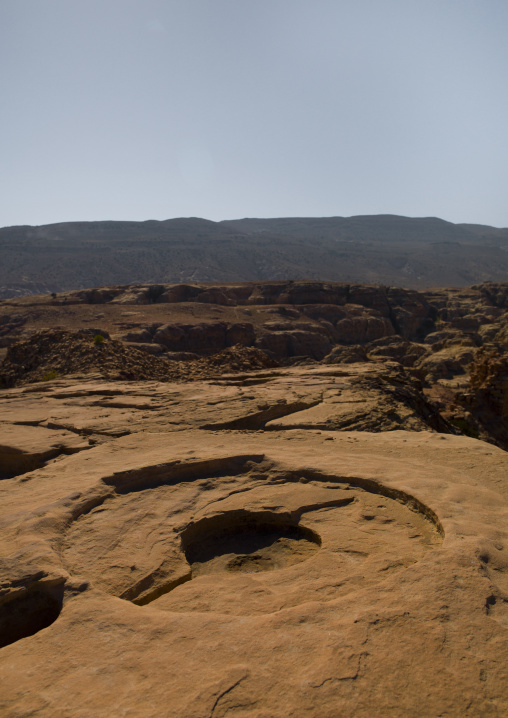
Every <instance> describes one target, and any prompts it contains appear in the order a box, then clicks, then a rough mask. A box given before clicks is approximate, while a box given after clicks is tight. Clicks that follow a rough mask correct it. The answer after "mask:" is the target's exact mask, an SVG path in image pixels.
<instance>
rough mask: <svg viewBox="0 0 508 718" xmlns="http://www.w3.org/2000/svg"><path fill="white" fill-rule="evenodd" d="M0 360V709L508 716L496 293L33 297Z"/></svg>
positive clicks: (505, 513)
mask: <svg viewBox="0 0 508 718" xmlns="http://www.w3.org/2000/svg"><path fill="white" fill-rule="evenodd" d="M237 229H238V228H235V231H236V230H237ZM258 229H259V228H258ZM470 231H472V230H470ZM499 231H501V230H499ZM12 294H14V295H15V294H16V293H15V292H12ZM0 362H1V363H0V382H1V384H0V387H1V388H0V408H1V414H0V479H1V480H0V496H1V504H0V505H1V506H2V510H1V513H0V547H1V554H0V555H1V559H0V646H1V647H0V713H1V714H2V715H3V716H7V717H8V718H22V717H24V716H40V717H41V718H50V717H51V718H54V717H56V718H74V717H83V718H85V717H87V718H88V717H89V716H97V717H100V716H106V715H108V716H129V717H132V718H138V717H139V718H142V717H144V716H160V715H162V716H168V717H171V718H205V717H206V718H208V717H209V718H219V717H221V716H234V717H237V716H238V717H239V718H258V717H259V718H286V717H293V718H304V717H305V718H307V717H311V716H312V717H315V718H338V717H339V716H344V717H346V716H355V717H358V718H367V716H368V717H369V718H371V717H372V716H390V717H394V718H395V717H397V718H399V717H400V718H407V716H418V717H422V718H423V717H434V716H436V717H437V716H441V717H449V718H452V717H453V718H455V717H456V718H459V717H460V718H462V717H464V716H468V717H471V718H472V717H476V716H482V717H483V716H487V717H489V718H490V717H492V718H502V717H503V716H506V715H507V714H508V523H507V519H508V478H507V477H508V454H507V451H508V284H506V283H502V282H479V283H476V284H474V283H471V286H461V287H458V286H455V287H454V286H451V287H448V288H440V287H435V288H432V289H417V288H411V287H408V286H407V285H406V287H405V288H402V287H396V286H390V285H388V284H387V285H383V286H379V285H377V284H369V283H354V282H348V283H339V282H334V281H326V282H325V281H317V280H316V281H311V280H305V281H304V280H292V281H290V280H285V279H279V280H270V281H245V282H232V281H227V280H225V281H215V282H205V281H194V280H188V281H185V282H181V281H178V282H162V281H161V282H155V283H154V282H139V283H135V284H132V283H125V284H120V283H114V284H111V285H108V286H102V287H96V288H87V287H84V288H81V289H70V290H66V289H59V288H53V289H51V290H50V291H46V290H44V293H43V294H33V295H30V296H10V297H8V298H5V299H4V300H3V301H1V302H0Z"/></svg>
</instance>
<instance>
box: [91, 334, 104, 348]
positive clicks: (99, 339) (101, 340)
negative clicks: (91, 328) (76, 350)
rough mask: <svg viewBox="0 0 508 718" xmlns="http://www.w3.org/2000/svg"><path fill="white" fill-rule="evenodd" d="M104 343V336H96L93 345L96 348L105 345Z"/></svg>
mask: <svg viewBox="0 0 508 718" xmlns="http://www.w3.org/2000/svg"><path fill="white" fill-rule="evenodd" d="M104 341H105V339H104V337H103V336H102V334H96V335H95V336H94V338H93V343H94V344H95V345H96V346H99V345H100V344H103V343H104Z"/></svg>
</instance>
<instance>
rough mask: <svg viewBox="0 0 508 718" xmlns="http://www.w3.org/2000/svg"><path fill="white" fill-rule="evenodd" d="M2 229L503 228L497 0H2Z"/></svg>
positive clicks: (505, 56) (506, 180)
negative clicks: (159, 225)
mask: <svg viewBox="0 0 508 718" xmlns="http://www.w3.org/2000/svg"><path fill="white" fill-rule="evenodd" d="M0 70H1V76H0V93H1V94H0V98H1V110H0V128H1V140H2V146H1V155H0V226H6V225H13V224H45V223H48V222H61V221H70V220H98V219H134V220H144V219H168V218H171V217H180V216H199V217H205V218H208V219H213V220H219V219H233V218H240V217H281V216H332V215H342V216H349V215H354V214H382V213H393V214H404V215H408V216H430V215H432V216H438V217H442V218H443V219H448V220H450V221H453V222H479V223H484V224H493V225H495V226H501V227H508V197H507V194H508V1H507V0H0Z"/></svg>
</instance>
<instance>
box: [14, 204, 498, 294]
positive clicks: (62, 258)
mask: <svg viewBox="0 0 508 718" xmlns="http://www.w3.org/2000/svg"><path fill="white" fill-rule="evenodd" d="M0 259H1V261H0V298H8V297H12V296H18V295H24V294H34V293H43V292H53V291H55V292H59V291H67V290H71V289H81V288H86V287H93V286H101V285H107V284H109V285H111V284H129V283H140V282H188V281H199V282H207V281H208V282H216V281H219V282H224V281H259V280H275V279H320V280H330V281H345V282H368V283H374V284H388V285H398V286H404V287H408V288H426V287H432V286H466V285H470V284H474V283H479V282H484V281H506V280H507V279H508V230H507V229H497V228H494V227H487V226H482V225H466V224H462V225H460V224H452V223H451V222H445V221H444V220H441V219H437V218H432V217H431V218H417V219H412V218H408V217H398V216H396V215H377V216H359V217H349V218H344V217H328V218H279V219H242V220H230V221H224V222H211V221H209V220H204V219H199V218H187V219H184V218H182V219H171V220H166V221H162V222H159V221H155V220H150V221H146V222H112V221H107V222H66V223H60V224H52V225H43V226H40V227H30V226H20V227H6V228H3V229H0Z"/></svg>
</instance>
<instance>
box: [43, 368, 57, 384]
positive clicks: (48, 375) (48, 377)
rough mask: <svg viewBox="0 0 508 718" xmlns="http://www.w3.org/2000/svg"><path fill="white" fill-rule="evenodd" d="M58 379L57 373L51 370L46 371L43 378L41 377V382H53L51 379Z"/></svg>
mask: <svg viewBox="0 0 508 718" xmlns="http://www.w3.org/2000/svg"><path fill="white" fill-rule="evenodd" d="M57 378H58V372H57V371H56V370H55V369H52V370H51V371H48V372H47V373H46V374H44V376H43V377H42V381H53V379H57Z"/></svg>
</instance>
